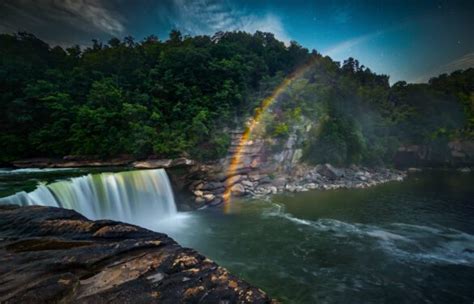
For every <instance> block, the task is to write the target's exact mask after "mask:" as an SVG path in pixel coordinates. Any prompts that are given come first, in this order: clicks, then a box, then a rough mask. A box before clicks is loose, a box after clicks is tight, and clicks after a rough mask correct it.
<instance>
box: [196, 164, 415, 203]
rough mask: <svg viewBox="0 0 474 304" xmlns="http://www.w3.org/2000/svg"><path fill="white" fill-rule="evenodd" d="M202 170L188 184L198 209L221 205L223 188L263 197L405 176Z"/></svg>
mask: <svg viewBox="0 0 474 304" xmlns="http://www.w3.org/2000/svg"><path fill="white" fill-rule="evenodd" d="M201 171H202V172H206V173H202V172H201V174H198V175H197V176H199V178H198V179H196V180H194V181H193V182H192V183H191V184H190V185H189V190H191V191H192V192H193V194H194V202H195V204H196V205H198V206H202V205H207V204H209V205H218V204H220V203H222V202H223V201H224V198H223V196H224V193H225V191H226V189H229V191H230V193H231V194H232V196H236V197H251V198H262V197H265V196H268V195H272V194H277V193H282V192H303V191H309V190H314V189H318V190H333V189H341V188H346V189H349V188H367V187H372V186H376V185H379V184H383V183H387V182H391V181H402V180H404V179H405V177H406V176H407V173H406V172H405V171H401V170H395V169H387V168H366V167H358V166H351V167H348V168H335V167H333V166H331V165H330V164H324V165H317V166H314V167H313V166H306V165H299V166H296V167H295V168H293V170H291V171H290V172H287V173H284V172H278V173H276V174H275V173H271V172H268V171H260V170H252V169H251V168H247V169H241V170H237V171H236V172H235V174H234V175H231V176H225V175H222V174H213V173H212V172H213V170H212V169H209V168H206V167H205V166H204V167H203V168H201Z"/></svg>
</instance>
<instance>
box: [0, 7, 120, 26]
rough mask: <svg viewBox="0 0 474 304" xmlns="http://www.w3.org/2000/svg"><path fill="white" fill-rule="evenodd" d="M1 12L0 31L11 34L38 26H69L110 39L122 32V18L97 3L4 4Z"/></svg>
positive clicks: (0, 8)
mask: <svg viewBox="0 0 474 304" xmlns="http://www.w3.org/2000/svg"><path fill="white" fill-rule="evenodd" d="M0 10H1V12H2V13H1V17H2V18H1V19H2V23H1V27H2V28H3V29H9V30H10V31H11V30H12V29H14V30H15V31H18V30H27V31H34V30H35V29H36V27H38V26H39V27H48V26H53V27H54V26H56V27H57V26H59V27H60V26H68V27H72V28H75V29H79V30H81V31H85V32H95V31H100V32H102V33H107V34H110V35H119V34H121V33H122V32H123V31H124V25H123V19H122V17H121V16H120V15H119V14H118V13H117V12H115V11H113V10H111V9H109V8H107V6H106V2H104V1H100V0H62V1H61V0H40V1H35V0H5V1H2V2H1V3H0ZM51 30H54V29H51Z"/></svg>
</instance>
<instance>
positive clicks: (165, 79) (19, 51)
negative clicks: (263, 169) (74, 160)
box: [0, 31, 474, 165]
mask: <svg viewBox="0 0 474 304" xmlns="http://www.w3.org/2000/svg"><path fill="white" fill-rule="evenodd" d="M310 59H311V62H312V64H311V66H310V67H309V68H307V69H306V70H305V72H304V75H303V76H302V77H301V78H299V79H297V80H295V81H293V82H292V83H291V85H290V86H289V87H288V88H287V89H286V90H285V91H284V92H283V94H281V95H280V96H279V97H278V100H277V102H276V104H277V105H278V106H277V107H276V108H274V109H272V110H271V111H269V112H267V113H263V114H262V125H264V126H261V127H260V129H259V130H258V132H257V131H256V132H257V133H259V135H260V134H263V135H266V136H268V137H272V138H276V139H277V140H279V141H281V142H284V141H285V140H286V139H287V138H288V136H289V135H290V134H296V133H297V134H304V135H305V136H304V137H305V139H306V140H305V142H304V143H298V144H299V145H302V146H304V159H306V160H307V161H309V162H313V163H321V162H331V163H334V164H341V165H343V164H351V163H366V164H382V163H386V164H387V163H390V162H391V160H392V159H393V155H394V153H395V151H396V149H397V148H398V146H399V145H400V144H413V143H423V144H425V143H428V144H433V145H434V146H436V147H442V146H443V145H444V146H445V143H446V142H447V141H449V140H451V139H453V138H471V139H472V138H474V93H473V92H474V69H468V70H465V71H457V72H454V73H452V74H451V75H441V76H439V77H437V78H433V79H431V80H430V82H429V84H407V83H405V82H398V83H396V84H394V85H392V86H390V85H389V82H388V76H386V75H377V74H375V73H373V72H371V71H370V69H368V68H365V67H364V66H361V65H360V64H359V62H358V61H357V60H355V59H353V58H349V59H348V60H346V61H344V63H343V64H342V66H341V65H340V64H339V63H337V62H334V61H333V60H331V58H329V57H322V56H321V55H319V54H318V53H317V52H316V51H313V52H311V53H310V52H309V51H308V50H307V49H305V48H302V47H301V46H300V45H298V44H297V43H296V42H291V43H290V45H289V46H285V44H284V43H283V42H281V41H278V40H277V39H275V37H274V35H273V34H271V33H262V32H256V33H255V34H253V35H251V34H248V33H244V32H228V33H222V32H219V33H216V34H215V35H214V36H212V37H210V36H196V37H188V36H185V37H183V36H182V35H181V33H180V32H179V31H172V32H171V33H170V36H169V39H168V40H166V41H160V40H159V39H158V38H157V37H155V36H149V37H147V38H145V39H144V40H143V41H140V42H136V41H134V39H133V38H132V37H125V38H124V39H123V40H119V39H117V38H113V39H111V40H109V42H108V43H106V44H103V43H102V42H99V41H93V45H92V46H91V47H89V48H86V49H84V50H81V49H80V47H79V46H75V47H71V48H67V49H65V50H64V49H62V48H61V47H53V48H52V47H50V46H49V45H47V44H46V43H44V42H43V41H41V40H39V39H38V38H36V37H35V36H33V35H31V34H27V33H18V34H16V35H8V34H0V104H1V105H2V111H1V112H0V141H1V143H2V149H1V154H0V162H2V161H11V160H14V159H18V158H23V157H39V156H53V157H60V156H64V155H68V154H79V155H98V156H101V157H104V158H105V157H111V156H116V155H120V154H130V155H134V156H135V157H137V158H141V157H146V156H149V155H152V154H154V155H157V156H161V157H174V156H179V155H190V156H191V157H194V158H198V159H215V158H217V157H221V156H223V155H225V154H226V152H227V148H228V146H229V143H230V137H229V135H228V133H227V131H226V130H229V129H232V128H234V127H241V126H242V125H243V122H244V120H245V119H246V118H247V117H248V116H250V115H253V114H254V112H255V109H256V108H257V107H258V106H259V105H260V104H261V102H262V100H263V99H264V98H266V97H268V96H270V95H271V94H272V92H273V90H274V89H275V88H276V87H278V86H279V85H280V84H281V83H282V81H283V80H284V79H285V78H286V77H287V76H288V75H289V74H290V73H291V72H293V71H294V70H295V69H297V68H298V67H300V66H301V65H302V64H305V63H307V62H308V61H309V60H310ZM308 122H311V123H312V125H313V126H312V128H311V130H310V131H309V133H308V134H305V133H306V130H307V128H306V127H307V124H308ZM303 124H305V125H304V126H303V127H301V126H302V125H303ZM439 149H442V148H439Z"/></svg>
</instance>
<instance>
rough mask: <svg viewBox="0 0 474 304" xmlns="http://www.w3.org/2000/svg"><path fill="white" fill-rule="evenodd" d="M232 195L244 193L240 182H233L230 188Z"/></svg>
mask: <svg viewBox="0 0 474 304" xmlns="http://www.w3.org/2000/svg"><path fill="white" fill-rule="evenodd" d="M230 191H231V193H232V195H235V196H242V195H244V194H245V188H244V186H243V185H242V184H235V185H233V186H232V187H231V188H230Z"/></svg>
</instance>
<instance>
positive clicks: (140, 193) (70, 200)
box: [0, 169, 177, 225]
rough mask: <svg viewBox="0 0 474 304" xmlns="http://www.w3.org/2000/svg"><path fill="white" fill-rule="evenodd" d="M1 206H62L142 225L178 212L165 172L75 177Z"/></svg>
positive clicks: (14, 197)
mask: <svg viewBox="0 0 474 304" xmlns="http://www.w3.org/2000/svg"><path fill="white" fill-rule="evenodd" d="M0 204H17V205H44V206H54V207H62V208H67V209H73V210H76V211H78V212H79V213H81V214H83V215H84V216H86V217H88V218H90V219H94V220H95V219H112V220H118V221H124V222H128V223H134V224H138V225H140V224H141V225H144V224H149V223H151V222H154V221H156V220H157V219H162V218H166V217H169V216H171V215H174V214H176V213H177V210H176V204H175V201H174V196H173V191H172V188H171V184H170V182H169V179H168V175H167V174H166V171H165V170H163V169H155V170H139V171H127V172H120V173H100V174H89V175H86V176H81V177H75V178H71V179H69V180H66V181H60V182H55V183H52V184H49V185H39V186H38V187H37V188H36V189H35V190H34V191H32V192H29V193H27V192H24V191H22V192H18V193H16V194H14V195H12V196H8V197H4V198H1V199H0Z"/></svg>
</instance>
